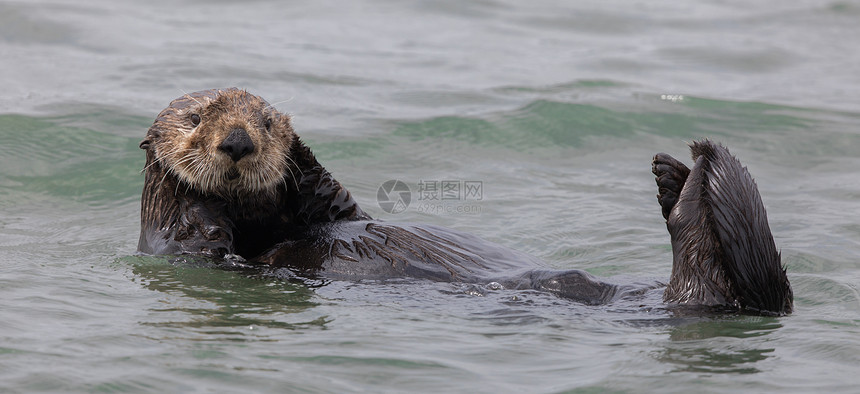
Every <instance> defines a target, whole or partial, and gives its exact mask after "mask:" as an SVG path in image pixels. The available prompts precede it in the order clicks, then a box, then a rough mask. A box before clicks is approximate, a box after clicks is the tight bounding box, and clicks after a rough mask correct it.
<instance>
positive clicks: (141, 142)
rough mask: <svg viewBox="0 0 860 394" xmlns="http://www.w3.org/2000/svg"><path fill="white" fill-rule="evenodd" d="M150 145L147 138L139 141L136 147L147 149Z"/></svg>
mask: <svg viewBox="0 0 860 394" xmlns="http://www.w3.org/2000/svg"><path fill="white" fill-rule="evenodd" d="M151 143H152V142H151V141H150V140H149V138H147V139H145V140H143V141H140V145H138V146H140V149H149V144H151Z"/></svg>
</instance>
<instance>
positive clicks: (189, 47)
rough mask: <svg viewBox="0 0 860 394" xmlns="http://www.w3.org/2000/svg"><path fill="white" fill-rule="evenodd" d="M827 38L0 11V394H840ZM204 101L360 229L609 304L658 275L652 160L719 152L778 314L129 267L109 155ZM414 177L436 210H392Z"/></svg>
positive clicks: (424, 6)
mask: <svg viewBox="0 0 860 394" xmlns="http://www.w3.org/2000/svg"><path fill="white" fill-rule="evenodd" d="M858 21H860V6H858V5H857V3H855V2H827V1H796V2H791V3H787V2H779V1H773V0H771V1H761V2H756V3H749V2H740V1H700V2H695V3H683V2H676V1H660V0H657V1H649V2H644V3H641V2H640V3H629V2H620V1H581V2H575V3H574V2H565V1H532V2H521V1H512V0H482V1H471V2H464V1H447V0H443V1H382V0H378V1H369V0H368V1H351V2H345V1H322V2H288V3H282V2H276V1H263V0H261V1H254V2H245V3H238V2H237V3H234V2H226V1H225V2H203V1H188V2H183V3H177V2H168V1H154V2H130V1H124V2H111V1H106V0H97V1H90V2H87V3H86V4H81V3H79V2H71V1H26V2H24V1H4V2H2V3H0V59H2V60H0V75H2V80H3V89H2V91H0V392H4V393H5V392H10V393H16V392H21V393H29V392H242V393H245V392H314V393H330V392H604V391H608V392H656V391H660V392H736V391H746V392H776V391H779V392H855V391H856V390H857V385H858V384H860V377H858V374H857V371H858V365H860V356H858V355H860V291H858V283H860V241H858V240H860V204H858V201H860V108H858V103H860V89H858V88H857V87H858V86H860V73H858V70H860V68H858V64H860V51H857V45H856V39H855V38H856V37H860V23H858ZM229 86H237V87H240V88H244V89H247V90H249V91H251V92H252V93H255V94H258V95H261V96H262V97H264V98H266V99H267V100H268V101H269V102H270V103H272V104H275V107H277V108H278V109H279V110H281V111H283V112H287V113H290V114H292V115H293V117H294V125H295V128H296V130H297V132H298V133H299V135H301V136H302V137H303V138H304V139H305V140H306V141H307V142H308V144H309V145H310V146H311V147H312V149H313V150H314V152H315V153H316V154H317V157H318V158H319V160H320V161H321V162H322V163H323V164H324V165H325V166H326V167H327V168H328V169H329V170H330V171H332V172H333V173H334V174H335V176H336V178H337V179H338V180H339V181H341V182H342V183H343V184H344V185H345V186H346V187H347V188H349V189H350V190H351V192H352V194H353V195H354V196H355V197H356V198H357V200H358V202H359V203H360V204H361V206H362V207H363V209H364V210H366V211H368V212H369V213H370V214H371V215H373V216H374V217H377V218H381V219H384V220H387V221H391V222H400V221H402V222H424V223H432V224H436V225H443V226H447V227H451V228H455V229H458V230H461V231H465V232H469V233H473V234H477V235H479V236H482V237H484V238H486V239H489V240H493V241H495V242H498V243H501V244H504V245H507V246H509V247H511V248H514V249H518V250H521V251H524V252H527V253H530V254H532V255H534V256H537V257H539V258H541V259H542V260H544V261H545V262H546V264H547V266H549V267H553V268H558V269H563V268H580V269H585V270H587V271H589V272H591V273H593V274H595V275H599V276H602V277H610V278H612V279H613V280H616V281H621V282H631V281H636V280H651V279H653V278H657V279H667V278H668V277H669V273H670V271H671V247H670V245H669V236H668V234H667V233H666V231H665V224H664V221H663V220H662V217H661V215H660V210H659V207H658V205H657V202H656V199H655V197H654V196H655V194H656V187H655V184H654V181H653V176H652V175H651V173H650V160H651V158H652V157H653V155H654V154H655V153H657V152H660V151H664V152H667V153H670V154H672V155H674V156H675V157H678V158H684V159H685V160H686V161H687V162H688V163H689V159H687V158H688V152H687V148H686V143H688V142H690V141H692V140H695V139H699V138H711V139H713V140H716V141H719V142H721V143H723V144H725V145H726V146H728V147H729V149H730V150H731V151H732V153H734V154H735V155H736V156H737V157H738V158H739V159H740V160H741V161H742V162H743V163H744V164H745V165H746V166H748V168H749V170H750V172H751V173H752V175H753V176H754V177H755V178H756V180H757V183H758V186H759V189H760V192H761V195H762V198H763V200H764V203H765V205H766V207H767V210H768V214H769V219H770V225H771V228H772V230H773V233H774V236H775V238H776V242H777V245H778V247H779V248H780V250H781V253H782V258H783V263H784V264H785V266H786V267H787V270H788V276H789V279H790V281H791V283H792V286H793V288H794V294H795V312H794V313H793V314H792V315H790V316H786V317H780V318H772V317H755V316H736V315H730V316H721V317H714V316H711V317H695V316H686V317H678V316H673V315H671V314H669V313H667V312H666V311H665V310H661V309H660V308H659V306H660V295H659V293H656V294H650V295H649V296H648V297H646V299H645V300H642V304H641V305H627V304H615V305H606V306H584V305H579V304H576V303H573V302H570V301H567V300H563V299H559V298H557V297H554V296H551V295H547V294H540V293H535V292H526V291H511V290H498V289H494V288H493V287H492V286H487V284H458V283H433V282H425V281H410V280H392V281H385V282H324V281H319V282H314V283H305V282H301V281H295V280H289V279H284V278H272V277H266V276H262V275H254V274H248V273H241V272H230V271H223V270H218V269H212V268H206V267H194V266H183V265H172V264H170V263H169V262H168V261H166V260H164V259H160V258H152V257H141V256H136V255H135V253H134V252H135V248H136V243H137V238H138V231H139V216H138V215H139V199H140V192H141V187H142V184H143V175H142V174H141V173H140V170H141V169H142V167H143V162H144V156H143V153H142V151H140V150H139V149H138V148H137V144H138V143H139V142H140V140H141V139H142V137H143V135H144V134H145V132H146V129H147V128H148V126H149V125H150V124H151V122H152V121H153V119H154V117H155V115H156V114H157V113H158V112H159V111H160V110H161V109H162V108H163V107H165V106H166V105H167V103H168V102H169V101H170V100H172V99H173V98H176V97H178V96H180V95H182V94H183V93H184V92H191V91H196V90H201V89H209V88H220V87H229ZM388 180H400V181H402V182H404V183H405V184H407V185H408V186H409V187H410V188H411V190H412V194H411V196H412V200H411V202H410V205H409V206H408V207H406V209H405V211H403V212H401V213H397V214H390V213H386V212H385V211H383V209H382V208H381V207H380V205H379V204H378V201H377V192H378V190H379V187H380V186H381V185H382V184H383V183H385V182H386V181H388ZM443 182H447V183H448V184H456V185H459V186H458V187H461V188H463V191H464V193H463V194H461V195H460V196H458V198H456V199H451V200H445V201H442V200H441V199H438V200H436V199H432V198H429V196H428V198H421V197H425V196H422V195H421V192H422V191H427V190H429V189H428V187H430V186H428V185H436V186H434V187H441V185H442V183H443ZM466 182H472V183H470V185H472V186H474V185H480V193H479V194H476V193H472V194H470V195H466V193H465V185H466ZM475 182H477V183H475ZM471 190H473V191H474V190H476V189H471Z"/></svg>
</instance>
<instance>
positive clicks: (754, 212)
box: [654, 140, 793, 315]
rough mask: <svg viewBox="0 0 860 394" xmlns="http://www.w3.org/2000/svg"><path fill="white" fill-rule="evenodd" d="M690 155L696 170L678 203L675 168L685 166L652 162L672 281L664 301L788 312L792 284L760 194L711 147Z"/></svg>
mask: <svg viewBox="0 0 860 394" xmlns="http://www.w3.org/2000/svg"><path fill="white" fill-rule="evenodd" d="M690 149H691V151H692V155H693V159H694V160H695V161H696V163H695V165H694V166H693V169H692V170H691V171H689V172H688V173H687V174H686V176H685V178H686V181H685V182H684V184H683V187H682V188H681V191H680V193H679V194H678V196H677V197H673V193H675V188H676V187H675V186H676V185H675V183H676V182H677V179H678V178H679V175H681V174H682V173H683V170H680V168H683V169H686V167H683V164H680V166H679V165H678V164H675V163H673V161H676V160H674V159H672V158H671V157H669V156H668V155H662V154H660V155H657V157H655V160H654V173H655V174H656V175H657V184H658V185H659V186H660V188H661V189H660V196H659V197H658V198H659V199H660V204H661V206H662V207H663V216H664V217H666V219H667V220H666V226H667V227H668V229H669V234H670V235H671V238H672V252H673V264H672V277H671V279H670V280H669V285H668V286H667V287H666V291H665V292H664V294H663V300H664V301H666V302H669V303H672V304H680V305H705V306H715V307H730V308H736V309H738V310H741V311H747V312H753V313H760V314H770V315H774V314H775V315H782V314H786V313H790V312H791V311H792V308H793V295H792V291H791V285H790V284H789V282H788V278H787V276H786V274H785V270H784V269H783V268H782V265H781V262H780V260H781V259H780V255H779V252H778V251H777V249H776V244H775V243H774V241H773V235H772V234H771V232H770V227H769V226H768V223H767V214H766V212H765V209H764V204H762V201H761V196H760V195H759V192H758V187H757V186H756V184H755V182H754V181H753V179H752V177H751V176H750V174H749V172H748V171H747V169H746V167H743V166H742V165H741V163H740V162H739V161H738V160H737V159H736V158H735V157H734V156H732V155H731V154H730V153H729V151H728V150H727V149H726V148H725V147H723V146H722V145H719V144H715V143H713V142H711V141H708V140H703V141H698V142H694V143H693V144H692V145H691V146H690ZM658 159H659V160H658ZM663 188H666V191H665V192H664V190H663ZM673 201H674V203H673ZM667 208H668V209H667Z"/></svg>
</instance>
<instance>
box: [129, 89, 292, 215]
mask: <svg viewBox="0 0 860 394" xmlns="http://www.w3.org/2000/svg"><path fill="white" fill-rule="evenodd" d="M295 138H296V135H295V132H293V129H292V126H291V125H290V119H289V116H287V115H285V114H282V113H280V112H278V111H276V110H275V109H273V108H272V107H271V106H270V105H269V103H267V102H266V101H265V100H263V99H262V98H260V97H258V96H255V95H252V94H250V93H248V92H245V91H244V90H239V89H236V88H229V89H224V90H221V89H216V90H204V91H200V92H195V93H191V94H186V95H184V96H182V97H180V98H177V99H176V100H173V101H172V102H171V103H170V105H169V106H168V107H167V108H166V109H164V110H163V111H161V113H160V114H158V117H157V118H156V119H155V123H153V125H152V127H150V128H149V131H148V132H147V135H146V138H145V139H144V140H143V142H141V143H140V148H141V149H145V150H147V168H149V166H153V165H157V166H160V167H161V168H162V169H163V170H164V171H165V172H167V173H168V174H172V175H173V176H175V177H176V178H177V179H178V180H179V183H180V184H184V186H185V187H187V188H189V189H193V190H195V191H197V192H200V193H203V194H211V195H218V196H221V197H223V198H227V199H234V198H242V197H243V196H245V195H249V194H250V195H259V194H261V193H273V192H274V191H275V190H277V188H278V186H279V185H280V184H281V183H283V182H285V178H284V174H285V173H289V169H288V168H287V162H288V161H289V149H290V146H291V144H292V143H293V141H294V140H295ZM166 175H167V174H165V176H166Z"/></svg>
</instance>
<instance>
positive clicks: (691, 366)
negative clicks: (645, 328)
mask: <svg viewBox="0 0 860 394" xmlns="http://www.w3.org/2000/svg"><path fill="white" fill-rule="evenodd" d="M780 328H782V324H781V323H780V321H779V319H778V318H773V317H759V316H731V317H716V318H709V319H704V320H700V321H696V322H692V323H688V324H682V325H679V326H677V327H673V328H672V329H671V330H670V331H669V341H667V342H665V344H664V348H663V349H661V350H658V351H656V352H655V355H654V358H656V359H657V360H659V361H660V362H662V363H665V364H669V365H674V366H675V367H674V368H673V369H672V372H708V373H735V374H749V373H757V372H760V369H759V368H757V367H756V364H757V363H759V362H761V361H764V360H765V359H767V358H768V357H770V356H771V353H773V352H774V350H775V349H774V348H773V344H772V343H769V342H768V341H756V340H751V338H757V337H761V336H765V335H769V334H772V333H773V332H775V331H776V330H778V329H780ZM765 344H766V345H767V346H762V345H765Z"/></svg>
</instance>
